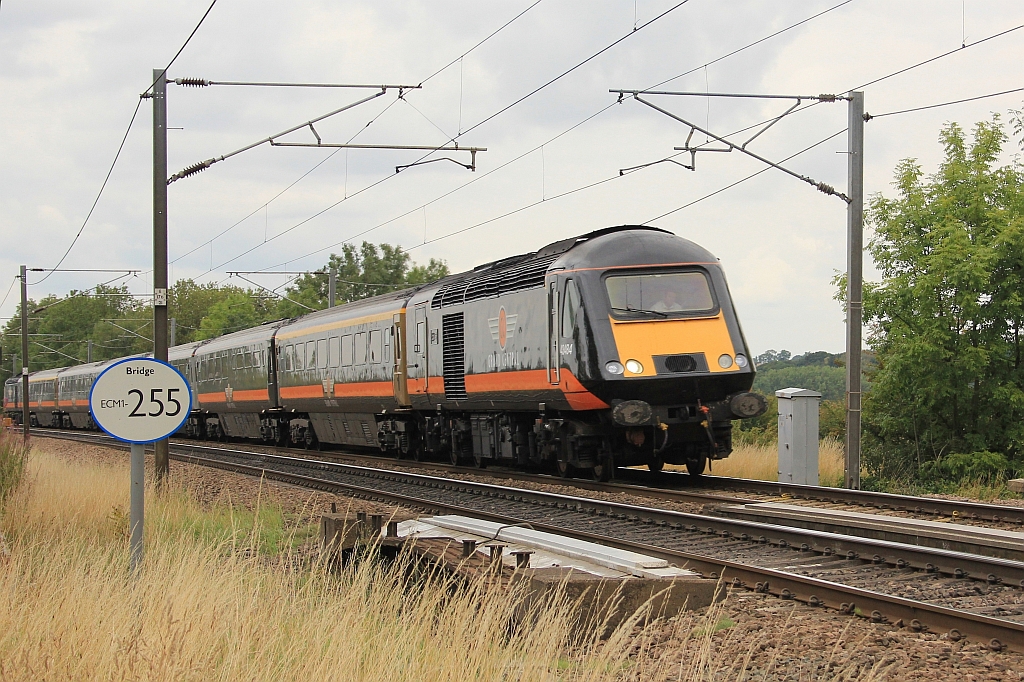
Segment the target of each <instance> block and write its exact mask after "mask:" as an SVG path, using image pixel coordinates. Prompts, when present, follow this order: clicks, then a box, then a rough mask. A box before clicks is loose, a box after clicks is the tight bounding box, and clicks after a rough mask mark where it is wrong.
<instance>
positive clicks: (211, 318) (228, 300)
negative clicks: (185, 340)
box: [196, 291, 263, 340]
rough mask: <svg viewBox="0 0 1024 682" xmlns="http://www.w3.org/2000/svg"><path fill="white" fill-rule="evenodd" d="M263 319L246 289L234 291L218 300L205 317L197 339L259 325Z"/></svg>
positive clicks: (209, 337) (213, 336) (200, 325)
mask: <svg viewBox="0 0 1024 682" xmlns="http://www.w3.org/2000/svg"><path fill="white" fill-rule="evenodd" d="M262 321H263V320H262V319H261V318H260V314H259V311H257V310H256V304H255V302H254V300H253V297H252V296H251V295H250V294H249V293H248V292H244V291H232V292H229V293H228V294H227V295H226V296H224V297H223V298H221V300H219V301H217V302H216V303H214V304H213V306H212V307H211V308H210V312H209V313H208V314H207V315H205V316H204V317H203V320H202V322H200V324H199V330H198V331H197V332H196V340H199V339H212V338H215V337H217V336H222V335H224V334H230V333H231V332H236V331H239V330H240V329H247V328H249V327H255V326H257V325H259V324H260V323H261V322H262Z"/></svg>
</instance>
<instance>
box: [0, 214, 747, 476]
mask: <svg viewBox="0 0 1024 682" xmlns="http://www.w3.org/2000/svg"><path fill="white" fill-rule="evenodd" d="M749 358H750V354H749V352H748V349H747V345H746V341H745V340H744V338H743V333H742V331H741V329H740V325H739V321H738V319H737V317H736V312H735V310H734V308H733V305H732V300H731V298H730V296H729V289H728V286H727V285H726V281H725V275H724V273H723V271H722V268H721V266H720V264H719V263H718V260H717V259H716V258H715V257H714V256H712V255H711V254H710V253H709V252H708V251H706V250H705V249H703V248H701V247H700V246H698V245H696V244H694V243H693V242H690V241H688V240H686V239H683V238H680V237H677V236H676V235H674V234H672V233H670V232H666V231H664V230H660V229H657V228H650V227H640V226H623V227H615V228H608V229H604V230H599V231H597V232H592V233H590V234H586V235H583V236H580V237H576V238H573V239H567V240H564V241H560V242H556V243H554V244H550V245H548V246H546V247H544V248H543V249H540V250H539V251H536V252H533V253H528V254H524V255H520V256H514V257H512V258H506V259H504V260H500V261H496V262H493V263H488V264H486V265H482V266H480V267H478V268H476V269H474V270H472V271H470V272H465V273H461V274H457V275H452V276H449V277H446V278H444V279H442V280H439V281H437V282H434V283H431V284H427V285H422V286H419V287H416V288H411V289H407V290H404V291H400V292H395V293H389V294H386V295H382V296H377V297H374V298H370V299H365V300H362V301H358V302H355V303H350V304H346V305H341V306H337V307H334V308H329V309H327V310H322V311H319V312H315V313H311V314H309V315H305V316H302V317H299V318H296V319H293V320H282V321H277V322H273V323H269V324H264V325H261V326H259V327H256V328H253V329H248V330H244V331H240V332H236V333H233V334H228V335H225V336H222V337H219V338H217V339H213V340H210V341H205V342H198V343H193V344H189V345H187V346H177V347H175V348H172V349H171V351H170V361H171V363H172V364H173V365H175V366H176V367H177V368H178V369H179V370H181V371H182V373H183V374H184V375H185V377H186V378H187V379H188V381H189V383H190V385H191V388H192V391H193V405H194V410H193V412H192V414H191V415H190V418H189V419H188V421H187V422H186V423H185V425H184V426H183V427H182V432H181V434H180V435H187V436H192V437H196V438H246V439H254V440H261V441H264V442H269V443H276V444H281V445H285V444H300V445H304V446H306V447H319V446H320V445H321V444H325V443H331V444H339V445H347V446H361V447H372V448H379V449H380V450H382V451H384V452H385V453H389V454H391V455H394V456H398V457H401V456H409V457H413V458H416V459H420V458H424V457H432V458H447V459H450V460H451V461H452V462H455V463H458V462H469V461H473V462H475V463H476V465H477V466H481V467H483V466H486V465H487V464H488V463H492V462H493V463H502V464H506V465H518V466H536V467H543V466H550V467H552V468H555V469H557V470H558V471H559V472H560V473H561V474H562V475H565V476H569V475H573V473H574V472H575V471H581V472H582V471H586V472H590V473H591V474H592V475H593V476H594V477H595V478H598V479H606V478H608V477H609V476H610V475H611V472H612V470H613V467H614V466H620V465H626V466H629V465H643V464H646V465H647V466H649V467H650V468H651V469H652V470H655V471H657V470H659V469H660V468H661V467H662V466H663V465H664V464H665V463H666V462H669V463H673V464H685V465H686V466H687V468H688V470H689V471H690V472H691V473H693V474H700V473H702V472H703V471H704V469H705V467H706V465H707V462H708V460H713V459H720V458H723V457H726V456H728V455H729V453H730V451H731V449H732V446H731V430H732V420H734V419H744V418H749V417H755V416H758V415H760V414H762V413H763V412H764V411H765V407H766V406H765V401H764V399H763V398H762V397H761V396H759V395H757V394H755V393H751V392H750V387H751V385H752V383H753V380H754V366H753V363H752V362H751V361H750V359H749ZM102 364H103V363H95V365H96V366H91V365H90V366H81V367H76V368H71V369H67V370H60V371H57V370H51V371H49V372H47V373H42V372H40V373H39V375H43V374H45V377H42V378H40V379H39V381H40V382H42V384H41V385H42V387H43V388H45V390H43V388H41V389H39V390H36V389H34V386H35V385H36V377H33V384H32V387H30V397H29V398H30V408H31V409H32V410H33V413H34V414H35V415H36V417H35V420H36V421H38V422H39V423H40V424H42V425H44V426H55V427H68V426H73V427H79V428H80V427H82V425H83V420H82V417H81V416H80V415H79V416H76V414H77V412H79V411H80V410H78V404H79V403H80V402H81V400H82V396H83V393H82V392H81V391H82V386H81V385H80V384H85V383H88V382H90V381H91V379H92V378H94V377H95V376H96V374H98V372H99V371H102V366H100V365H102ZM51 374H52V376H51ZM65 374H66V375H67V377H68V379H69V380H70V381H69V382H67V383H66V384H65V383H62V379H61V377H62V376H64V375H65ZM65 385H67V386H69V387H72V388H71V389H69V390H74V391H75V393H74V397H73V398H68V399H65V398H64V396H63V395H62V393H61V391H63V390H64V388H63V387H64V386H65ZM18 386H19V385H18V384H17V383H16V382H13V383H9V385H8V386H7V387H5V396H4V397H5V403H4V406H5V410H8V411H9V412H11V414H12V416H15V418H17V414H18V412H17V409H18V406H19V400H20V388H19V387H18ZM36 393H39V395H38V396H37V395H36ZM44 393H45V395H44ZM51 394H53V395H51ZM84 396H85V397H86V398H87V396H88V390H87V389H86V390H85V393H84ZM69 405H70V407H68V406H69ZM41 415H42V416H41ZM86 426H90V425H89V424H86Z"/></svg>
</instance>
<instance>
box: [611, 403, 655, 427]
mask: <svg viewBox="0 0 1024 682" xmlns="http://www.w3.org/2000/svg"><path fill="white" fill-rule="evenodd" d="M651 414H652V412H651V406H650V405H649V404H648V403H645V402H644V401H643V400H624V401H622V402H621V403H619V404H618V405H616V406H615V407H614V409H612V419H613V420H614V421H615V423H616V424H619V425H621V426H640V425H642V424H647V423H648V422H650V421H651Z"/></svg>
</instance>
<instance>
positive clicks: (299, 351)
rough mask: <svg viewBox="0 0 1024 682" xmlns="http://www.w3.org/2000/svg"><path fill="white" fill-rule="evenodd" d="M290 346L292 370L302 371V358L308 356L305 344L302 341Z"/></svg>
mask: <svg viewBox="0 0 1024 682" xmlns="http://www.w3.org/2000/svg"><path fill="white" fill-rule="evenodd" d="M288 347H289V348H291V349H292V352H291V356H292V371H293V372H299V371H302V359H303V358H304V357H305V356H306V350H305V349H306V347H305V346H303V345H302V344H301V343H297V344H295V345H294V346H288Z"/></svg>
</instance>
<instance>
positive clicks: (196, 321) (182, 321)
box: [167, 279, 281, 344]
mask: <svg viewBox="0 0 1024 682" xmlns="http://www.w3.org/2000/svg"><path fill="white" fill-rule="evenodd" d="M167 297H168V317H173V318H174V319H175V321H176V322H175V324H176V326H177V333H176V339H175V342H176V343H178V344H183V343H190V342H192V341H198V340H200V339H206V338H211V337H210V336H208V335H207V334H213V336H220V334H225V333H227V332H226V331H221V332H219V333H215V334H214V333H213V332H214V331H215V330H220V329H225V330H230V331H235V329H233V327H235V326H236V325H237V324H239V323H240V322H241V320H242V319H243V318H245V315H236V313H237V312H239V311H233V310H232V309H231V307H230V306H231V305H232V304H234V305H240V304H241V298H239V297H245V298H248V299H250V301H251V303H252V308H251V312H252V313H253V315H254V316H255V317H254V319H255V320H256V322H255V323H254V324H260V323H262V322H267V321H269V320H272V319H276V318H278V317H281V316H280V315H278V314H277V309H276V308H277V303H276V301H273V300H271V299H270V298H269V297H268V296H261V295H259V294H257V292H255V291H253V290H251V289H242V288H240V287H235V286H224V287H222V286H218V285H217V284H214V283H210V284H196V283H195V282H194V281H193V280H191V279H182V280H178V281H177V282H175V284H174V286H173V287H171V290H170V291H169V292H168V294H167ZM228 299H231V301H232V304H228V306H227V307H225V306H221V307H220V308H217V306H218V305H219V304H221V303H224V301H226V300H228ZM215 308H217V319H216V320H213V321H211V322H209V323H207V324H206V326H205V327H204V326H203V320H204V318H206V317H207V316H209V315H212V314H213V311H214V309H215ZM249 312H250V311H249V310H248V309H247V310H246V313H245V314H246V315H247V314H248V313H249ZM235 317H237V321H235V322H232V321H231V320H232V319H234V318H235Z"/></svg>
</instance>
